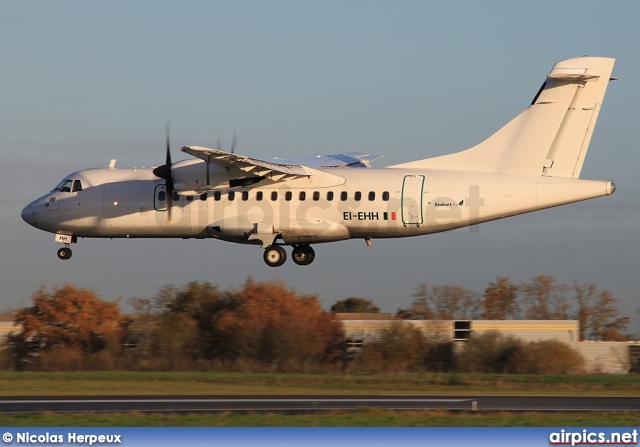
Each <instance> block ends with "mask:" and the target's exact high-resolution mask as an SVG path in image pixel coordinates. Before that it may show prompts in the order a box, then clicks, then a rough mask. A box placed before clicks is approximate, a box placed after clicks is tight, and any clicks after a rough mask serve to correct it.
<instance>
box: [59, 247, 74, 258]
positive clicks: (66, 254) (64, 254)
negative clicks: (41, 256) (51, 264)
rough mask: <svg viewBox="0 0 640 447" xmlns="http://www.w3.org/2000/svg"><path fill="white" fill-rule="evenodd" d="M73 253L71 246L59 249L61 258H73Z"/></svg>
mask: <svg viewBox="0 0 640 447" xmlns="http://www.w3.org/2000/svg"><path fill="white" fill-rule="evenodd" d="M72 254H73V253H72V252H71V249H70V248H66V247H65V248H61V249H60V250H58V257H59V258H60V259H69V258H71V255H72Z"/></svg>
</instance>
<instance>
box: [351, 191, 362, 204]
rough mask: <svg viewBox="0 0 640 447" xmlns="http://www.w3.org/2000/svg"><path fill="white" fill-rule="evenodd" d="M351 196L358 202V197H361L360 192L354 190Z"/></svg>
mask: <svg viewBox="0 0 640 447" xmlns="http://www.w3.org/2000/svg"><path fill="white" fill-rule="evenodd" d="M353 198H354V199H355V201H356V202H359V201H360V199H361V198H362V193H361V192H360V191H356V193H355V194H354V195H353Z"/></svg>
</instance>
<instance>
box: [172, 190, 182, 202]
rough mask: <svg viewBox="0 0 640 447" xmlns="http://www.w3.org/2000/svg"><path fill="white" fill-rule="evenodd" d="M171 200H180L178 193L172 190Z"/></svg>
mask: <svg viewBox="0 0 640 447" xmlns="http://www.w3.org/2000/svg"><path fill="white" fill-rule="evenodd" d="M173 200H174V202H177V201H178V200H180V194H178V193H177V192H176V191H173Z"/></svg>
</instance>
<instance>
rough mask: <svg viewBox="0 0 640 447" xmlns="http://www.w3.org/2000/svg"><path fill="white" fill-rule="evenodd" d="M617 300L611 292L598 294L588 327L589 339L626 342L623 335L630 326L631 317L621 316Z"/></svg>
mask: <svg viewBox="0 0 640 447" xmlns="http://www.w3.org/2000/svg"><path fill="white" fill-rule="evenodd" d="M619 302H620V300H619V299H617V298H615V297H614V296H613V295H612V294H611V292H610V291H608V290H603V291H602V292H600V293H598V294H597V296H596V297H595V299H594V301H593V304H592V306H591V307H592V309H593V310H592V312H591V315H590V317H591V318H590V319H589V324H588V325H587V328H586V330H587V333H588V336H589V338H591V339H593V340H608V341H626V340H627V337H626V336H625V335H624V334H623V331H624V330H625V329H626V327H627V325H628V324H629V317H625V316H622V315H620V312H619V310H618V307H617V304H618V303H619Z"/></svg>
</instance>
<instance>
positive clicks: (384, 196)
mask: <svg viewBox="0 0 640 447" xmlns="http://www.w3.org/2000/svg"><path fill="white" fill-rule="evenodd" d="M382 200H384V201H385V202H386V201H388V200H389V191H385V192H383V193H382Z"/></svg>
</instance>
